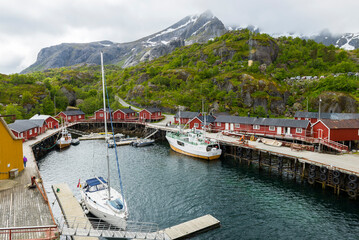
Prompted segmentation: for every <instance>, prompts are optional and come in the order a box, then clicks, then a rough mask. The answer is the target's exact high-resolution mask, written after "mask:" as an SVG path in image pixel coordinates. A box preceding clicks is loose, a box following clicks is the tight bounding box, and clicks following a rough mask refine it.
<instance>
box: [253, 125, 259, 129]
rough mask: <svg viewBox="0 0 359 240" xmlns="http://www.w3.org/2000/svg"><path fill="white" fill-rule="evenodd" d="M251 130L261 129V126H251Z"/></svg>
mask: <svg viewBox="0 0 359 240" xmlns="http://www.w3.org/2000/svg"><path fill="white" fill-rule="evenodd" d="M253 129H256V130H259V129H261V126H260V125H253Z"/></svg>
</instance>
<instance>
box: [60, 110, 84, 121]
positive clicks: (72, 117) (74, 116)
mask: <svg viewBox="0 0 359 240" xmlns="http://www.w3.org/2000/svg"><path fill="white" fill-rule="evenodd" d="M55 118H59V119H62V121H64V122H79V121H83V120H85V113H84V112H83V111H81V110H79V109H78V110H66V111H62V112H60V113H59V114H57V115H56V116H55Z"/></svg>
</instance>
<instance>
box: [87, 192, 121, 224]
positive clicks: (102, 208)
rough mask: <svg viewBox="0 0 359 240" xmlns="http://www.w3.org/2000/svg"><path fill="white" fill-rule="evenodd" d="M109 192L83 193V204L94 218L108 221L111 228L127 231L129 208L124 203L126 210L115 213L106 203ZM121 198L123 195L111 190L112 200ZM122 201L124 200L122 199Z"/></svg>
mask: <svg viewBox="0 0 359 240" xmlns="http://www.w3.org/2000/svg"><path fill="white" fill-rule="evenodd" d="M106 193H107V190H102V191H98V192H93V193H88V192H84V191H81V197H82V199H83V203H84V204H85V206H86V208H87V209H88V211H89V212H90V213H91V214H93V215H94V216H96V217H98V218H100V219H102V220H103V221H106V222H107V223H109V224H110V225H111V226H114V227H117V228H120V229H126V226H127V223H126V219H127V218H128V213H127V206H126V203H124V209H123V210H121V211H117V212H115V211H114V210H113V209H111V207H110V206H109V205H108V204H107V203H106V201H107V194H106ZM116 198H121V195H120V194H119V193H118V192H117V191H116V190H114V189H113V188H111V199H116ZM121 199H122V198H121Z"/></svg>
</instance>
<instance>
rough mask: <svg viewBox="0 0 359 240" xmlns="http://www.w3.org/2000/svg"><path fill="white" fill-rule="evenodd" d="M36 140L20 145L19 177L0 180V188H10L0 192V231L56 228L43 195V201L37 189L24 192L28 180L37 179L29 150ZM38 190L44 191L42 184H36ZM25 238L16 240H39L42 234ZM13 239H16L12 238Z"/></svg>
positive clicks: (33, 234)
mask: <svg viewBox="0 0 359 240" xmlns="http://www.w3.org/2000/svg"><path fill="white" fill-rule="evenodd" d="M51 134H53V132H52V131H49V132H48V133H47V134H44V135H43V136H42V137H47V136H48V135H51ZM38 141H39V139H34V140H30V141H27V142H24V143H23V153H24V155H25V156H26V157H27V159H28V162H27V167H26V168H25V169H24V170H23V171H22V172H20V173H19V176H18V177H16V178H15V179H14V180H13V181H11V182H9V180H1V181H0V185H6V184H9V183H11V184H10V186H9V187H8V188H6V187H4V188H1V187H0V189H3V190H0V228H16V227H29V226H32V227H41V226H53V225H56V223H55V221H54V219H53V217H52V212H51V208H50V206H49V204H48V201H46V200H45V199H47V196H46V192H45V191H43V192H44V194H45V199H44V197H43V196H42V194H41V193H40V192H39V190H38V189H37V188H31V189H30V188H28V185H30V184H31V177H32V176H35V177H36V178H37V179H41V176H40V173H39V170H38V168H37V164H36V160H35V157H34V154H33V152H32V148H31V146H32V145H33V144H34V143H36V142H38ZM39 186H40V188H42V190H43V189H44V187H43V183H41V182H39ZM27 234H29V235H22V236H21V237H20V238H41V237H44V235H43V234H40V235H39V233H36V232H34V233H27ZM3 237H8V236H5V235H4V234H0V239H3ZM13 238H18V237H17V236H16V237H15V236H13Z"/></svg>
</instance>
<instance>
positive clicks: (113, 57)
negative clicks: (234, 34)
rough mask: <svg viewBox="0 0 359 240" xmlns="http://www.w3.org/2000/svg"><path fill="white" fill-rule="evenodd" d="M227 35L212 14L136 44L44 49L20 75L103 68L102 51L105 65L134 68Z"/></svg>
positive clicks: (65, 45)
mask: <svg viewBox="0 0 359 240" xmlns="http://www.w3.org/2000/svg"><path fill="white" fill-rule="evenodd" d="M226 31H227V29H226V28H225V26H224V25H223V23H222V22H221V21H220V20H219V19H218V18H216V17H215V16H213V14H212V13H211V12H209V11H206V12H204V13H202V14H200V15H194V16H187V17H185V18H183V19H182V20H180V21H179V22H177V23H175V24H173V25H172V26H170V27H168V28H166V29H164V30H162V31H160V32H158V33H155V34H152V35H150V36H147V37H144V38H142V39H139V40H137V41H134V42H128V43H114V42H111V41H100V42H92V43H62V44H60V45H56V46H51V47H47V48H43V49H41V51H40V52H39V54H38V56H37V60H36V62H35V63H34V64H32V65H31V66H30V67H28V68H26V69H25V70H23V71H22V72H21V73H28V72H34V71H42V70H45V69H49V68H59V67H65V66H72V65H77V64H88V65H100V60H99V57H98V53H99V51H103V53H104V59H105V64H118V65H120V66H122V67H129V66H134V65H136V64H138V63H139V62H142V61H148V60H153V59H155V58H157V57H160V56H163V55H165V54H168V53H170V52H172V51H173V50H174V49H175V48H177V47H181V46H184V45H189V44H192V43H203V42H207V41H208V40H209V39H212V38H215V37H218V36H221V35H222V34H224V33H225V32H226Z"/></svg>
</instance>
